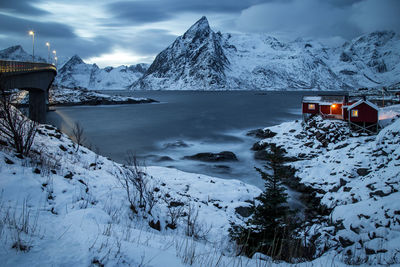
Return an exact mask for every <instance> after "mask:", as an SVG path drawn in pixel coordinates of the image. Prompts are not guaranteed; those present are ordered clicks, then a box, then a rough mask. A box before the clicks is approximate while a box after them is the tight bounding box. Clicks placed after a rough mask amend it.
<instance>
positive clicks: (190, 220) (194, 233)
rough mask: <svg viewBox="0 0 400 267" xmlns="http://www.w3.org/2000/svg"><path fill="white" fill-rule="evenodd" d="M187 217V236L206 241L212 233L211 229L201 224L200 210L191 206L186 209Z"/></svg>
mask: <svg viewBox="0 0 400 267" xmlns="http://www.w3.org/2000/svg"><path fill="white" fill-rule="evenodd" d="M186 215H187V216H186V220H185V222H186V229H185V233H186V235H187V236H190V237H193V238H195V239H205V238H206V236H207V234H208V233H209V232H210V231H211V227H209V228H207V227H206V226H205V225H203V224H201V223H200V222H199V210H198V209H197V208H196V205H195V204H189V206H188V208H187V209H186Z"/></svg>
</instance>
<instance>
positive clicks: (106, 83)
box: [55, 55, 148, 90]
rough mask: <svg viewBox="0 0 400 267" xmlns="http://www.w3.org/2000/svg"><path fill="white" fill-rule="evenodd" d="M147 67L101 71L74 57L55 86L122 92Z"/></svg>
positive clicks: (143, 65) (62, 71) (59, 72)
mask: <svg viewBox="0 0 400 267" xmlns="http://www.w3.org/2000/svg"><path fill="white" fill-rule="evenodd" d="M147 66H148V65H147V64H138V65H136V66H135V65H133V66H129V67H127V66H119V67H117V68H114V67H105V68H104V69H101V68H99V67H98V66H97V65H96V64H86V63H85V62H84V61H83V60H82V58H80V57H79V56H78V55H74V56H73V57H71V58H70V59H69V60H68V61H67V62H66V63H65V64H64V66H63V67H62V68H61V69H59V71H58V74H57V76H56V79H55V84H56V85H61V86H65V87H68V88H74V87H83V88H87V89H93V90H107V89H110V90H121V89H125V88H126V87H127V86H129V85H130V84H132V83H133V82H135V81H136V80H137V79H139V78H140V77H141V76H142V75H143V73H144V72H145V71H146V70H147Z"/></svg>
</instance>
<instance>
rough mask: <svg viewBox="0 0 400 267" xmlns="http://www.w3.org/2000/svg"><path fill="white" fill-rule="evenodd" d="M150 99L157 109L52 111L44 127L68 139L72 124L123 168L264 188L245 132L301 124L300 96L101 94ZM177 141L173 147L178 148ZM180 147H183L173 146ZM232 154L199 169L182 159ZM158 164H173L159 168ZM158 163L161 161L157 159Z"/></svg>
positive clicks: (146, 106) (199, 164)
mask: <svg viewBox="0 0 400 267" xmlns="http://www.w3.org/2000/svg"><path fill="white" fill-rule="evenodd" d="M108 93H115V94H122V95H130V96H134V97H149V98H153V99H156V100H158V101H160V103H156V104H138V105H116V106H75V107H57V108H56V111H55V112H50V113H48V116H47V117H48V122H49V123H50V124H53V125H55V126H57V127H58V128H60V129H61V130H62V131H63V132H65V133H71V127H72V126H73V124H74V122H79V123H80V124H81V125H82V126H83V127H84V131H85V132H84V134H85V137H86V143H87V144H90V145H91V146H92V148H95V147H97V148H98V150H99V152H100V154H102V155H104V156H108V157H110V158H111V159H113V160H115V161H117V162H121V163H123V162H124V159H125V157H126V154H127V151H128V150H130V151H133V152H134V153H135V154H136V155H137V156H138V158H140V159H142V160H145V162H146V165H147V166H150V165H157V166H172V167H175V168H178V169H181V170H184V171H190V172H195V173H201V174H207V175H211V176H215V177H221V178H227V179H240V180H242V181H244V182H246V183H250V184H254V185H257V186H259V187H262V186H263V181H262V180H261V178H260V176H259V174H258V173H257V172H256V171H255V170H254V166H262V165H263V164H264V163H263V162H261V161H256V160H254V157H253V152H252V151H251V150H250V148H251V146H252V144H253V143H254V142H256V141H257V139H255V138H253V137H248V136H246V133H247V132H248V131H249V130H251V129H256V128H261V127H266V126H271V125H275V124H279V123H281V122H284V121H290V120H295V119H300V118H301V98H302V95H304V94H307V93H306V92H288V91H284V92H260V91H215V92H208V91H139V92H138V91H135V92H121V91H119V92H108ZM177 141H179V142H177ZM180 141H182V142H180ZM221 151H232V152H234V153H235V154H236V155H237V157H238V159H239V161H237V162H227V163H226V162H222V163H221V162H219V163H204V162H199V161H192V160H185V159H182V158H183V157H184V156H189V155H193V154H196V153H200V152H221ZM165 156H167V157H169V158H171V159H172V160H166V159H168V158H166V157H165ZM162 157H164V158H162Z"/></svg>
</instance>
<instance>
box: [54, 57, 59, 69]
mask: <svg viewBox="0 0 400 267" xmlns="http://www.w3.org/2000/svg"><path fill="white" fill-rule="evenodd" d="M54 59H55V61H56V65H55V66H56V68H57V60H58V57H54Z"/></svg>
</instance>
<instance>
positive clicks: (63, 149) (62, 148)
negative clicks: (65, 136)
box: [59, 145, 68, 151]
mask: <svg viewBox="0 0 400 267" xmlns="http://www.w3.org/2000/svg"><path fill="white" fill-rule="evenodd" d="M59 148H60V149H61V150H62V151H67V150H68V149H66V148H65V146H63V145H60V146H59Z"/></svg>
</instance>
